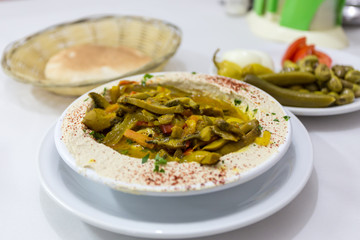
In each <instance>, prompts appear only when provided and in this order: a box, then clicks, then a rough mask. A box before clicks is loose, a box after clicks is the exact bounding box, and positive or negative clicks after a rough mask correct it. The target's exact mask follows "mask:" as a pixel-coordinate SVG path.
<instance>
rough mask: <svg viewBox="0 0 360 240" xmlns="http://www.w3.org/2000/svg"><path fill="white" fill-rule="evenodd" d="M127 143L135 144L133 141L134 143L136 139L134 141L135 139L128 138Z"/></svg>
mask: <svg viewBox="0 0 360 240" xmlns="http://www.w3.org/2000/svg"><path fill="white" fill-rule="evenodd" d="M126 143H127V144H133V143H134V141H133V140H131V139H126Z"/></svg>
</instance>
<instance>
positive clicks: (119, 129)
mask: <svg viewBox="0 0 360 240" xmlns="http://www.w3.org/2000/svg"><path fill="white" fill-rule="evenodd" d="M139 120H142V117H141V114H140V113H127V114H126V115H125V118H124V120H123V121H122V122H119V123H117V124H116V125H115V126H114V127H113V128H112V129H111V131H110V132H108V133H107V134H106V136H105V138H104V142H103V143H104V144H105V145H107V146H113V145H115V144H117V143H118V142H119V141H120V140H121V138H122V137H123V135H124V132H125V131H126V129H131V128H133V127H134V126H135V124H136V123H137V121H139Z"/></svg>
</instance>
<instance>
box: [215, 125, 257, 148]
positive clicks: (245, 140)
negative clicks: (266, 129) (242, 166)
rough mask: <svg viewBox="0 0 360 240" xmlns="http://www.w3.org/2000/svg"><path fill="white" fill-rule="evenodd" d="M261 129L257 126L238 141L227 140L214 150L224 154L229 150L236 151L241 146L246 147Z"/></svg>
mask: <svg viewBox="0 0 360 240" xmlns="http://www.w3.org/2000/svg"><path fill="white" fill-rule="evenodd" d="M260 134H261V131H260V129H259V128H258V127H256V128H253V129H251V131H250V132H248V133H247V134H246V135H245V136H244V137H243V138H242V139H241V140H240V141H238V142H228V143H226V144H225V145H224V146H223V147H222V148H220V149H218V150H217V151H216V152H218V153H220V154H221V155H225V154H228V153H231V152H236V151H238V150H240V149H241V148H243V147H246V146H247V145H249V144H250V143H253V142H254V141H255V138H257V137H259V136H260Z"/></svg>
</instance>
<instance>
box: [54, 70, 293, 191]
mask: <svg viewBox="0 0 360 240" xmlns="http://www.w3.org/2000/svg"><path fill="white" fill-rule="evenodd" d="M153 75H155V76H157V77H160V78H164V79H168V78H169V79H171V78H182V77H184V79H186V78H196V79H197V80H201V79H202V78H210V79H211V80H209V81H212V80H213V79H215V80H220V83H222V82H223V80H224V81H230V83H238V81H237V80H233V79H229V78H224V77H220V76H212V75H206V74H191V73H176V72H174V73H156V74H153ZM195 75H196V76H195ZM142 78H143V75H138V76H134V77H130V78H126V79H127V80H132V81H141V79H142ZM154 78H155V80H154V81H156V77H154ZM188 80H189V79H188ZM206 81H208V80H206ZM117 83H118V81H115V82H111V83H108V84H106V85H103V86H100V87H98V88H96V89H95V90H94V91H95V92H96V91H97V92H102V91H103V89H105V88H107V89H110V88H111V86H113V85H116V84H117ZM206 83H207V82H206ZM241 84H242V83H241ZM215 86H218V85H217V84H215ZM242 86H245V87H246V88H245V87H243V89H242V90H243V91H244V94H245V93H246V94H248V95H247V96H248V99H250V100H251V101H255V100H253V98H252V97H251V96H252V95H259V96H261V98H262V101H264V102H267V103H268V105H269V106H268V107H269V109H276V107H277V108H278V109H280V110H281V115H283V116H286V115H287V113H286V111H285V109H283V108H282V107H281V105H280V104H279V103H278V102H277V101H276V100H275V99H274V98H272V97H271V96H270V95H268V94H267V93H265V92H263V91H262V90H260V89H258V88H255V87H253V86H251V85H249V84H246V83H244V85H242ZM244 89H245V90H244ZM253 93H254V94H253ZM87 98H88V96H87V94H84V95H83V96H81V97H80V98H78V99H77V100H75V101H74V102H73V103H72V104H71V105H70V106H69V107H68V108H67V109H66V110H65V111H64V113H63V114H62V116H61V117H60V119H59V120H58V122H57V124H56V127H55V145H56V147H57V150H58V152H59V154H60V156H61V157H62V159H63V160H64V161H65V162H66V163H67V164H68V165H69V166H70V167H71V168H72V169H73V170H74V171H75V172H77V173H79V174H81V175H83V176H85V177H87V178H89V179H92V180H94V181H96V182H100V183H103V184H105V185H108V186H109V187H111V188H114V189H117V190H120V191H124V192H129V193H133V194H142V195H152V196H184V195H196V194H203V193H208V192H213V191H219V190H224V189H227V188H230V187H234V186H236V185H239V184H242V183H245V182H247V181H249V180H251V179H253V178H255V177H257V176H259V175H260V174H262V173H264V172H265V171H267V170H268V169H270V168H271V167H272V166H274V165H275V164H276V163H277V162H278V161H279V160H280V159H281V157H282V156H283V155H284V154H285V153H286V151H287V149H288V148H289V146H290V142H291V122H290V121H286V120H284V119H283V118H282V117H281V116H278V119H279V120H278V122H277V123H276V124H275V122H272V121H273V120H272V119H273V118H274V117H273V116H271V115H270V116H268V115H269V114H266V116H265V111H262V110H263V109H261V106H260V107H259V111H258V112H259V114H261V115H259V116H262V117H265V118H271V120H270V121H271V126H272V127H273V128H274V132H277V133H279V132H283V133H284V136H281V141H283V142H279V144H277V145H276V146H274V147H276V148H277V151H273V153H272V154H271V155H267V158H266V159H264V161H262V162H261V163H260V164H258V165H257V166H254V167H252V168H248V169H247V170H245V171H243V172H241V173H240V174H236V175H234V174H233V175H231V176H230V177H228V178H225V180H224V181H223V182H217V183H214V182H213V181H208V182H205V183H196V184H191V185H186V183H184V184H183V185H176V186H173V185H171V186H162V185H160V186H154V185H146V184H138V183H132V182H127V181H122V180H116V179H113V178H108V177H105V176H102V175H99V174H98V173H97V172H95V171H94V170H93V169H91V168H86V167H81V166H79V165H78V163H77V161H76V159H75V158H74V156H73V155H72V154H71V153H70V151H69V149H68V146H66V144H65V143H64V141H63V133H62V125H63V121H64V118H65V117H66V115H67V114H68V112H69V111H70V110H71V109H72V108H73V106H77V104H79V103H80V104H82V102H83V101H84V99H87ZM250 100H249V101H250ZM249 103H250V102H249ZM244 104H245V103H244ZM249 111H250V110H249ZM260 112H261V113H260ZM275 125H276V126H275ZM281 129H285V131H284V130H283V131H281ZM79 134H83V131H82V130H81V131H80V132H79ZM93 142H94V144H95V145H96V144H99V143H96V142H95V141H93ZM90 144H92V143H90ZM101 145H102V144H101ZM71 147H72V146H71ZM79 147H84V145H83V144H82V143H79ZM264 148H265V147H264ZM269 148H270V145H269ZM90 150H92V149H90ZM103 150H104V149H103ZM269 151H270V149H269ZM258 155H259V151H253V152H252V155H250V156H248V157H249V159H254V158H258ZM223 157H224V159H226V155H225V156H223ZM132 160H133V161H140V162H141V159H136V158H133V159H132ZM225 161H226V160H225ZM147 164H151V163H147ZM184 164H187V163H184ZM140 167H142V165H140ZM119 171H126V169H121V170H119ZM137 171H138V170H137ZM149 171H151V172H152V170H149ZM229 171H231V169H229ZM137 174H138V175H140V173H137Z"/></svg>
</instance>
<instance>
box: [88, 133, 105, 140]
mask: <svg viewBox="0 0 360 240" xmlns="http://www.w3.org/2000/svg"><path fill="white" fill-rule="evenodd" d="M89 134H90V135H91V136H93V137H94V138H95V139H96V140H97V141H102V140H103V139H104V138H105V135H104V134H102V133H98V132H95V131H91V132H90V133H89Z"/></svg>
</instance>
